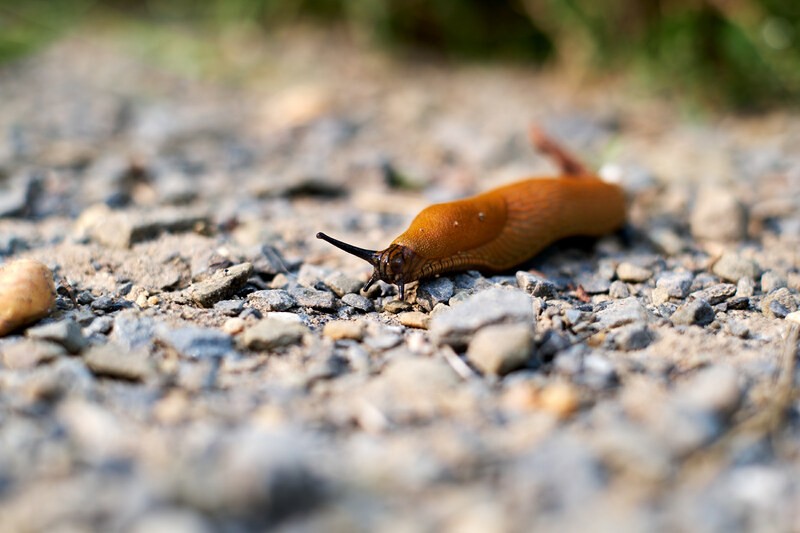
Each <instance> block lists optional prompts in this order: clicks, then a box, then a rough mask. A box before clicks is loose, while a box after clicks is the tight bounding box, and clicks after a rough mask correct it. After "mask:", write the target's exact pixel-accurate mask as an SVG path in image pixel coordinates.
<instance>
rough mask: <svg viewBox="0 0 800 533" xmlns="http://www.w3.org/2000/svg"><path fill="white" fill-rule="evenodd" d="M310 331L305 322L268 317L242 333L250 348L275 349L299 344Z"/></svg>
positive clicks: (260, 349) (259, 349) (245, 344)
mask: <svg viewBox="0 0 800 533" xmlns="http://www.w3.org/2000/svg"><path fill="white" fill-rule="evenodd" d="M308 333H309V330H308V328H307V327H306V326H304V325H303V324H300V323H293V322H289V321H286V320H281V319H278V318H274V317H268V318H265V319H263V320H260V321H259V322H257V323H256V324H255V325H253V326H251V327H249V328H247V329H246V330H245V331H244V333H243V334H242V343H243V344H244V346H245V347H246V348H247V349H249V350H256V351H263V350H274V349H276V348H282V347H284V346H290V345H292V344H299V343H300V342H301V341H302V340H303V337H304V336H305V335H306V334H308Z"/></svg>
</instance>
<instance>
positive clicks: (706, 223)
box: [689, 186, 747, 281]
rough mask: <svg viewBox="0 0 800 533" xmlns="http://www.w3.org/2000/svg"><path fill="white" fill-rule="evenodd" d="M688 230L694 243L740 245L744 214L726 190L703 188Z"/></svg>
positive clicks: (690, 218)
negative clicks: (734, 242)
mask: <svg viewBox="0 0 800 533" xmlns="http://www.w3.org/2000/svg"><path fill="white" fill-rule="evenodd" d="M689 227H690V230H691V232H692V236H693V237H694V238H695V239H699V240H710V241H740V240H742V239H744V238H745V237H746V236H747V212H746V211H745V208H744V206H743V205H742V203H741V202H740V201H739V199H738V198H737V197H736V195H735V194H734V193H733V192H732V191H731V190H730V188H729V187H721V186H713V187H712V186H704V187H701V188H700V190H699V191H698V194H697V197H696V198H695V203H694V207H693V208H692V212H691V215H690V217H689ZM737 279H738V278H737ZM734 281H735V280H734Z"/></svg>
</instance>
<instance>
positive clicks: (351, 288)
mask: <svg viewBox="0 0 800 533" xmlns="http://www.w3.org/2000/svg"><path fill="white" fill-rule="evenodd" d="M323 283H324V284H325V285H326V286H327V287H328V288H329V289H330V290H332V291H333V292H334V294H336V296H338V297H339V298H342V297H344V296H345V295H346V294H358V291H360V290H361V287H362V286H363V285H364V283H363V282H361V281H359V280H357V279H354V278H351V277H349V276H345V275H344V274H342V273H341V272H332V273H331V274H329V275H328V276H326V277H325V279H324V280H323Z"/></svg>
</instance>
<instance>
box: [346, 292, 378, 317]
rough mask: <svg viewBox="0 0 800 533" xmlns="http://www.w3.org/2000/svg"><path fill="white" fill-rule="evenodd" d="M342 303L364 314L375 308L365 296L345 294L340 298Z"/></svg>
mask: <svg viewBox="0 0 800 533" xmlns="http://www.w3.org/2000/svg"><path fill="white" fill-rule="evenodd" d="M342 302H344V303H345V304H347V305H349V306H350V307H353V308H355V309H358V310H359V311H363V312H365V313H368V312H370V311H372V310H373V309H374V308H375V306H374V305H373V304H372V300H370V299H369V298H367V297H366V296H361V295H360V294H353V293H349V294H345V295H344V296H342Z"/></svg>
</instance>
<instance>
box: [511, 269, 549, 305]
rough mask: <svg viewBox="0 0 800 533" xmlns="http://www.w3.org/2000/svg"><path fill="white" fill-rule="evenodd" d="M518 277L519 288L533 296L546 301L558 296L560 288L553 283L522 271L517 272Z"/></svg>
mask: <svg viewBox="0 0 800 533" xmlns="http://www.w3.org/2000/svg"><path fill="white" fill-rule="evenodd" d="M516 277H517V286H518V287H519V288H520V289H522V290H523V291H525V292H527V293H528V294H530V295H532V296H535V297H537V298H544V299H549V298H555V297H557V296H558V287H556V284H555V283H553V282H552V281H549V280H547V279H545V278H542V277H540V276H536V275H534V274H531V273H530V272H525V271H522V270H520V271H519V272H517V275H516Z"/></svg>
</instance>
